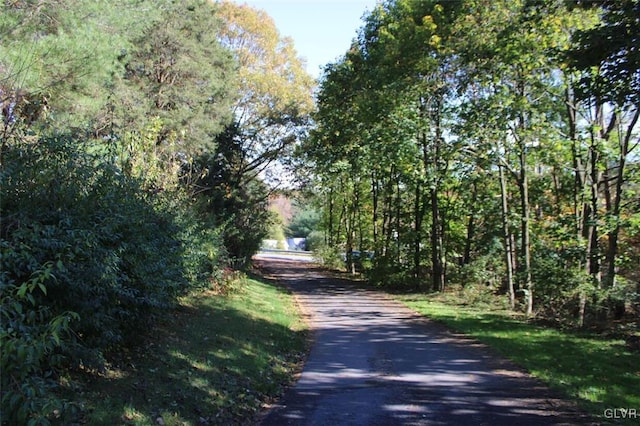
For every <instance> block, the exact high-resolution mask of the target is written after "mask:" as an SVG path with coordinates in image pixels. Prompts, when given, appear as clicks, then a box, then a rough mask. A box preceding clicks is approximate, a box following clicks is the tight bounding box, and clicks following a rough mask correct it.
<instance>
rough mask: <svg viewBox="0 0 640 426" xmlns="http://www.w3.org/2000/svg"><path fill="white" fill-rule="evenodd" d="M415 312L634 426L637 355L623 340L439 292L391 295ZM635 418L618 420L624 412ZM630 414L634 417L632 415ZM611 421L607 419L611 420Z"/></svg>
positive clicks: (639, 393)
mask: <svg viewBox="0 0 640 426" xmlns="http://www.w3.org/2000/svg"><path fill="white" fill-rule="evenodd" d="M396 297H397V298H398V299H400V300H401V301H402V302H404V303H405V304H406V305H408V306H409V307H410V308H412V309H414V310H416V311H417V312H419V313H421V314H423V315H425V316H427V317H429V318H432V319H434V320H437V321H440V322H443V323H445V324H447V325H448V326H450V327H452V328H453V329H456V330H459V331H462V332H464V333H465V334H468V335H470V336H473V337H475V338H477V339H478V340H480V341H482V342H484V343H486V344H487V345H489V346H490V347H491V348H493V349H494V350H495V351H496V352H498V353H499V354H501V355H502V356H504V357H506V358H509V359H511V360H513V361H514V362H515V363H516V364H518V365H520V366H521V367H523V368H525V369H527V370H528V371H529V372H530V373H531V374H532V375H533V376H535V377H538V378H540V379H542V380H543V381H545V382H546V383H548V384H549V385H550V386H551V387H552V388H555V389H557V390H560V391H561V392H563V393H564V394H565V395H567V396H569V397H570V398H572V399H575V400H577V401H578V402H579V403H580V405H582V406H583V407H584V408H585V409H586V410H588V411H589V412H591V413H592V414H594V415H595V416H598V417H599V418H601V419H602V421H603V422H608V420H609V418H611V417H618V419H613V420H615V421H616V422H620V423H622V424H625V423H627V422H628V424H638V423H637V422H638V420H640V354H638V353H637V352H635V353H633V352H630V351H629V350H627V349H626V348H625V345H624V341H622V340H614V339H605V338H602V337H600V336H595V335H586V334H584V335H582V334H574V333H568V332H563V331H559V330H555V329H549V328H544V327H539V326H535V325H533V324H530V323H527V322H526V321H524V320H523V319H518V318H515V317H513V316H512V315H511V314H510V313H509V312H508V311H504V310H487V308H486V307H484V308H473V307H468V306H461V305H456V304H454V303H453V302H452V301H451V300H450V299H448V298H447V297H446V295H445V296H437V295H436V296H434V295H425V294H412V295H402V296H396ZM616 409H625V410H626V409H631V410H635V412H637V415H636V416H635V418H631V419H628V418H627V419H626V420H625V419H622V418H620V417H622V415H623V413H633V411H631V412H626V411H613V410H616ZM632 417H634V416H632ZM613 420H612V421H613Z"/></svg>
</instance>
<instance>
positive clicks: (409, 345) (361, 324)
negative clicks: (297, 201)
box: [257, 257, 591, 426]
mask: <svg viewBox="0 0 640 426" xmlns="http://www.w3.org/2000/svg"><path fill="white" fill-rule="evenodd" d="M257 262H258V264H259V266H260V267H261V268H262V269H263V270H264V271H265V273H266V274H268V276H269V277H270V278H273V279H277V280H279V281H280V282H282V283H283V284H285V285H287V286H288V287H289V288H290V289H291V291H292V292H293V293H294V294H295V295H296V297H297V298H298V300H299V303H300V304H301V306H302V307H303V309H304V310H305V313H306V314H307V315H308V316H309V321H310V326H311V328H312V330H313V338H314V343H313V347H312V350H311V353H310V355H309V358H308V360H307V362H306V364H305V366H304V369H303V372H302V374H301V376H300V378H299V380H298V382H297V383H296V384H295V386H294V387H292V388H291V389H290V390H289V391H288V392H287V393H286V395H285V396H284V398H283V399H282V400H281V401H279V402H278V404H276V405H275V406H273V407H272V408H271V409H270V410H269V412H268V413H267V414H266V415H265V417H264V418H263V419H262V423H261V424H262V425H263V426H269V425H278V426H279V425H322V426H325V425H491V426H496V425H505V426H506V425H509V426H512V425H536V426H537V425H560V424H567V425H569V424H591V422H590V420H589V418H588V417H587V416H585V415H584V414H581V413H580V412H579V411H578V410H576V409H575V408H573V407H572V405H571V404H569V403H567V402H565V401H563V400H561V399H559V398H557V397H555V396H553V394H552V392H551V391H550V390H549V389H547V388H546V387H545V386H543V385H542V384H541V383H540V382H538V381H536V380H534V379H531V378H530V377H528V376H527V375H526V374H524V373H523V372H522V371H521V370H519V369H518V368H516V367H515V366H513V365H511V364H510V363H509V362H507V361H505V360H501V359H499V358H498V357H496V356H495V355H493V354H491V353H490V352H489V351H488V350H487V348H485V347H483V346H482V345H480V344H478V343H477V342H475V341H473V340H471V339H468V338H465V337H464V336H460V335H457V334H455V333H452V332H450V331H448V330H447V329H445V328H444V327H442V326H440V325H438V324H436V323H434V322H432V321H429V320H427V319H424V318H422V317H420V316H419V315H417V314H415V313H414V312H413V311H411V310H409V309H408V308H406V307H404V306H403V305H401V304H399V303H397V302H394V301H392V300H390V299H389V298H387V297H385V296H384V295H383V294H381V293H378V292H375V291H371V290H367V289H363V288H360V287H358V286H356V285H354V284H353V283H350V282H349V281H346V280H341V279H338V278H334V277H330V276H328V275H325V274H324V273H323V272H322V271H321V270H320V269H318V268H317V267H314V266H313V265H312V264H310V263H308V262H301V261H296V260H285V259H269V258H268V257H261V258H258V259H257Z"/></svg>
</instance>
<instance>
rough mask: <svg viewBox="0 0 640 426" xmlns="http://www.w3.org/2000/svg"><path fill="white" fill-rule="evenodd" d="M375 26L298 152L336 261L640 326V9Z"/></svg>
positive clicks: (546, 313) (364, 30) (477, 0)
mask: <svg viewBox="0 0 640 426" xmlns="http://www.w3.org/2000/svg"><path fill="white" fill-rule="evenodd" d="M363 21H364V23H363V25H362V27H361V28H360V29H359V31H358V36H357V38H356V39H354V42H353V44H352V46H351V48H350V50H349V51H348V52H346V53H345V54H344V56H343V57H342V58H341V59H340V60H337V61H336V62H335V63H331V64H329V65H327V66H326V68H325V71H324V75H323V77H322V79H321V81H320V83H319V89H318V93H317V111H316V112H315V114H314V126H313V128H312V129H311V132H310V137H309V138H307V139H305V141H304V142H303V144H302V145H301V148H300V152H301V156H302V158H304V160H303V161H304V162H306V164H309V165H312V170H313V172H312V174H311V175H309V177H308V184H309V185H310V186H311V187H312V188H313V192H314V193H316V194H320V195H319V197H318V198H319V200H318V202H317V203H318V205H319V206H322V208H321V209H320V211H321V220H320V223H321V226H322V227H323V229H324V230H325V231H326V233H325V236H324V243H325V244H324V245H325V248H324V249H323V251H324V252H325V253H324V254H325V256H326V257H327V258H329V257H331V256H332V253H331V252H332V250H340V251H342V252H343V253H346V255H345V258H346V259H347V266H348V269H350V270H352V271H354V272H355V271H356V270H363V271H364V272H365V273H366V274H367V276H368V277H369V279H370V281H372V282H373V283H376V284H378V285H380V286H387V287H395V288H410V289H414V288H418V289H421V290H424V291H428V292H444V291H447V290H448V289H449V288H451V289H453V288H462V289H463V290H465V289H466V290H469V291H473V292H476V293H478V292H479V293H481V294H485V295H486V296H487V297H490V296H491V295H496V294H498V295H504V296H505V302H506V303H507V304H508V306H510V307H511V309H514V310H518V311H522V312H524V313H526V314H527V315H529V316H530V317H533V316H538V317H542V318H545V319H546V320H549V321H551V322H552V323H555V324H559V325H563V326H565V325H569V326H579V327H591V326H595V325H603V326H604V324H606V323H607V322H608V321H610V320H614V321H615V320H622V319H623V318H626V319H627V320H629V321H631V322H632V323H633V321H634V320H635V321H637V320H638V313H639V312H638V309H639V307H640V305H639V302H640V299H639V294H640V275H638V273H639V270H638V265H640V239H639V238H640V197H639V194H640V192H639V191H640V181H639V177H640V168H639V166H640V162H639V160H640V157H639V156H638V152H639V151H638V144H639V134H638V128H637V123H638V117H639V115H640V110H639V108H638V107H639V101H640V98H639V94H640V92H639V89H640V52H638V46H639V45H640V44H639V42H640V25H639V23H640V3H639V2H638V1H624V0H623V1H597V2H580V1H554V0H550V1H510V2H494V1H483V0H469V1H455V2H437V1H427V0H425V1H405V0H397V1H388V2H383V3H382V4H380V5H379V6H378V7H377V8H376V9H375V10H374V11H372V12H371V13H369V14H368V15H366V16H365V17H364V18H363ZM333 256H334V257H335V253H333Z"/></svg>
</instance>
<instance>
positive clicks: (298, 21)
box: [235, 0, 377, 77]
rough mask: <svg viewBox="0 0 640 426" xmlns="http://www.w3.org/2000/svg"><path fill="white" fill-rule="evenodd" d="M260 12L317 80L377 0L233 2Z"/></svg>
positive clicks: (252, 0) (343, 51)
mask: <svg viewBox="0 0 640 426" xmlns="http://www.w3.org/2000/svg"><path fill="white" fill-rule="evenodd" d="M235 1H236V3H239V4H243V3H246V4H248V5H249V6H251V7H253V8H255V9H262V10H264V11H265V12H267V14H268V15H269V16H271V18H272V19H273V20H274V21H275V23H276V27H277V28H278V31H279V32H280V36H281V37H291V38H292V39H293V42H294V45H295V47H296V51H297V52H298V56H299V57H302V58H304V59H305V60H306V62H307V71H308V72H309V74H310V75H312V76H313V77H319V76H320V75H321V73H322V67H323V66H324V65H326V64H328V63H330V62H335V60H336V59H337V58H339V57H340V56H342V55H344V54H345V53H346V52H347V50H348V49H349V47H350V46H351V41H352V40H353V38H354V37H355V36H356V32H357V30H358V28H360V27H361V26H362V24H363V21H362V19H361V18H362V16H363V15H364V14H365V12H367V11H371V10H373V8H374V7H375V5H376V3H377V0H235Z"/></svg>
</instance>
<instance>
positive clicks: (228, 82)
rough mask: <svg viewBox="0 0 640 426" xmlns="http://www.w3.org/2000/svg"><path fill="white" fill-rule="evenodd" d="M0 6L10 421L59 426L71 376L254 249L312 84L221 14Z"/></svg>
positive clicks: (193, 5)
mask: <svg viewBox="0 0 640 426" xmlns="http://www.w3.org/2000/svg"><path fill="white" fill-rule="evenodd" d="M1 9H2V12H1V13H0V104H1V115H0V118H1V122H0V137H1V147H0V184H1V191H2V193H1V197H0V208H1V210H0V219H1V223H0V236H1V242H0V244H1V248H0V249H1V268H0V298H1V312H2V313H1V318H0V325H1V327H0V339H1V346H2V354H1V356H0V359H1V363H2V375H1V380H2V383H1V393H2V423H3V424H5V423H6V424H48V423H50V422H58V423H67V424H68V423H69V422H73V421H74V420H73V419H74V418H75V417H74V415H76V414H77V411H78V409H79V407H78V406H77V404H74V403H73V401H68V400H66V399H65V398H64V397H63V395H64V394H65V392H68V391H70V389H66V388H69V387H73V385H72V381H69V380H66V381H65V380H64V378H65V377H66V374H67V373H68V372H75V373H78V372H80V373H86V374H95V373H99V372H100V371H101V370H102V369H103V368H104V366H105V365H106V363H108V362H109V361H110V360H111V359H112V356H113V355H114V354H117V353H118V352H119V351H121V349H122V348H123V347H127V346H128V345H130V344H131V343H132V342H135V340H136V338H137V337H138V336H139V334H140V333H142V332H144V331H145V330H148V328H149V327H150V326H151V325H152V324H153V322H154V319H155V318H157V317H158V316H159V315H162V314H163V312H165V309H166V308H168V307H171V306H172V304H173V303H174V302H175V301H176V300H177V298H178V297H179V296H181V295H184V294H185V293H187V292H191V291H198V290H199V289H205V288H216V289H221V288H224V285H225V280H226V279H227V274H228V270H229V267H238V266H241V265H243V264H246V262H247V261H248V260H249V259H250V256H251V255H252V254H253V253H254V252H255V251H256V250H257V248H258V247H259V244H260V241H261V239H262V238H263V236H264V235H266V233H267V232H268V229H269V226H270V223H271V221H272V217H271V213H269V212H268V210H267V208H266V207H267V204H268V196H269V191H270V188H271V187H273V185H274V184H276V183H277V182H275V180H276V178H277V176H269V174H268V170H269V166H270V165H271V164H272V163H273V162H275V161H276V160H277V159H278V158H280V157H281V156H283V155H285V154H286V153H287V152H288V151H291V149H292V145H293V143H294V142H295V141H296V140H297V138H298V136H299V134H300V133H301V132H303V129H304V125H305V124H306V123H307V121H308V114H309V112H310V111H311V108H312V105H313V102H312V96H311V95H312V87H313V81H312V79H311V78H310V77H309V76H308V75H307V74H306V72H305V71H304V64H303V63H302V61H301V60H300V59H299V58H298V57H297V54H296V52H295V50H294V48H293V44H292V41H291V40H290V39H286V38H282V37H281V36H280V34H279V33H278V31H277V30H276V28H275V25H274V23H273V21H272V20H271V19H270V18H269V17H268V16H267V15H266V14H265V13H264V12H261V11H257V10H254V9H251V8H249V7H247V6H239V5H236V4H234V3H231V2H215V3H214V2H210V1H199V0H190V1H185V2H174V1H169V0H167V1H164V0H162V1H147V0H142V1H140V0H116V1H112V2H96V1H92V0H54V1H8V2H4V3H3V5H2V6H1ZM63 383H66V385H63ZM71 391H72V389H71ZM74 413H75V414H74Z"/></svg>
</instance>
